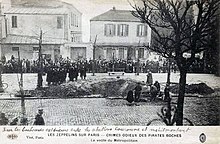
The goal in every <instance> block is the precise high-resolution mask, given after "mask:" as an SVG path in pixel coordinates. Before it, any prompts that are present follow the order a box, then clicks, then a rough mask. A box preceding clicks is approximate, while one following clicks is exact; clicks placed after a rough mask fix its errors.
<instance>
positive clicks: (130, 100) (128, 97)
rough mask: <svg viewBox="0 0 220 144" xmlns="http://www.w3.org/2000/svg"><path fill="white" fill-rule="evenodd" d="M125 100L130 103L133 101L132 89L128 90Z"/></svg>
mask: <svg viewBox="0 0 220 144" xmlns="http://www.w3.org/2000/svg"><path fill="white" fill-rule="evenodd" d="M126 100H127V101H128V102H129V103H132V102H133V101H134V95H133V91H132V90H130V91H128V94H127V98H126Z"/></svg>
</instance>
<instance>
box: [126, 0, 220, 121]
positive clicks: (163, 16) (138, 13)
mask: <svg viewBox="0 0 220 144" xmlns="http://www.w3.org/2000/svg"><path fill="white" fill-rule="evenodd" d="M219 3H220V1H219V0H134V1H133V3H131V2H130V4H131V6H132V7H133V8H134V10H135V11H134V12H133V13H132V14H133V15H134V16H135V17H137V18H139V19H140V20H141V21H142V22H143V23H146V24H148V25H149V27H150V28H151V30H152V32H153V35H152V39H153V41H154V42H153V44H152V46H151V47H149V49H150V50H152V51H154V52H156V53H158V54H160V55H162V56H164V57H166V58H173V59H174V60H175V62H176V64H177V66H178V68H179V71H180V79H179V93H178V102H177V119H176V124H177V125H183V105H184V96H185V85H186V74H187V71H188V69H189V67H190V66H191V64H192V62H193V61H194V60H195V57H196V54H199V53H201V52H202V51H204V50H207V49H209V48H210V33H212V32H213V31H215V29H213V25H214V24H215V23H216V17H217V9H218V6H219ZM186 54H187V55H188V57H186V56H185V55H186Z"/></svg>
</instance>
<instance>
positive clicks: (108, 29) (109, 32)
mask: <svg viewBox="0 0 220 144" xmlns="http://www.w3.org/2000/svg"><path fill="white" fill-rule="evenodd" d="M105 36H115V25H114V24H105Z"/></svg>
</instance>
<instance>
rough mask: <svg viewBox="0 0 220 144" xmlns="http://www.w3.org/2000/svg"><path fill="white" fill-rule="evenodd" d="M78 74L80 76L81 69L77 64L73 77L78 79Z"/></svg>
mask: <svg viewBox="0 0 220 144" xmlns="http://www.w3.org/2000/svg"><path fill="white" fill-rule="evenodd" d="M78 76H79V70H78V67H77V65H75V67H74V68H73V78H74V79H75V80H76V81H77V78H78Z"/></svg>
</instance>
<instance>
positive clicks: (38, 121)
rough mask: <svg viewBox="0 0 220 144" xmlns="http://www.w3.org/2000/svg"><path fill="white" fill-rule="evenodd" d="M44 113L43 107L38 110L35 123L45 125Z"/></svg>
mask: <svg viewBox="0 0 220 144" xmlns="http://www.w3.org/2000/svg"><path fill="white" fill-rule="evenodd" d="M42 115H43V109H39V110H38V114H37V115H36V117H35V121H34V125H45V122H44V118H43V117H42Z"/></svg>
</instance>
